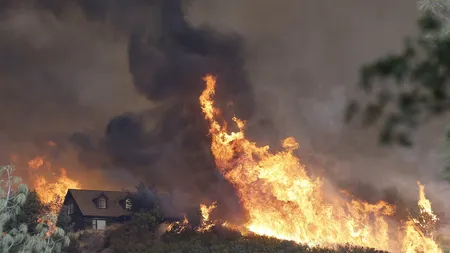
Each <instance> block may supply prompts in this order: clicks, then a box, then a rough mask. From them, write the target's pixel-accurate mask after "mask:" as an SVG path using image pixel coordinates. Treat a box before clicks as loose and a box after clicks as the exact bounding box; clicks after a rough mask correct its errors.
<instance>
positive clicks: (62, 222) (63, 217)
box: [56, 206, 75, 233]
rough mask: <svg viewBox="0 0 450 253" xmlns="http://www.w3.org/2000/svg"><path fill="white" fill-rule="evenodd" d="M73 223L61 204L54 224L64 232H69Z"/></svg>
mask: <svg viewBox="0 0 450 253" xmlns="http://www.w3.org/2000/svg"><path fill="white" fill-rule="evenodd" d="M74 225H75V223H73V222H72V219H71V218H70V215H69V213H68V210H67V207H66V206H62V207H61V210H60V211H59V215H58V219H57V221H56V226H58V227H60V228H62V229H63V230H64V232H66V233H69V232H72V231H73V227H74Z"/></svg>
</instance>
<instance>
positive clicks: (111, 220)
mask: <svg viewBox="0 0 450 253" xmlns="http://www.w3.org/2000/svg"><path fill="white" fill-rule="evenodd" d="M93 219H102V220H106V226H110V225H112V224H118V223H122V222H123V220H122V219H120V218H116V217H96V216H84V217H83V228H84V229H90V228H92V220H93Z"/></svg>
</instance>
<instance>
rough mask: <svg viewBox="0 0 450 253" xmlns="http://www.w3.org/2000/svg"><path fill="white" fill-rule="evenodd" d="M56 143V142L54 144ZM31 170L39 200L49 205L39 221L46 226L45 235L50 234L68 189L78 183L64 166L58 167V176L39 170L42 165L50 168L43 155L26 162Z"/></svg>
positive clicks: (53, 230)
mask: <svg viewBox="0 0 450 253" xmlns="http://www.w3.org/2000/svg"><path fill="white" fill-rule="evenodd" d="M55 145H56V144H55ZM28 167H29V169H30V170H31V172H32V173H31V177H32V179H34V180H35V181H34V182H33V187H34V190H35V191H36V194H37V196H38V198H39V200H40V201H41V202H42V203H43V204H44V205H46V206H48V207H49V209H50V213H46V214H42V215H43V216H42V217H41V218H40V219H39V222H41V223H43V224H45V225H46V226H47V229H48V231H47V232H46V236H47V237H48V236H51V235H52V234H53V233H54V232H55V230H56V220H57V217H58V214H59V211H60V210H61V207H62V205H63V202H64V197H65V196H66V193H67V190H68V189H78V188H80V187H81V186H80V184H79V183H78V181H75V180H73V179H70V178H69V177H68V175H67V170H66V169H65V168H60V169H59V172H60V174H59V176H57V175H55V174H53V175H52V177H48V176H46V175H45V174H44V173H39V172H41V171H40V169H41V168H42V167H46V169H48V170H51V163H50V162H49V161H48V160H46V159H45V157H44V156H37V157H35V158H34V159H32V160H30V161H29V162H28Z"/></svg>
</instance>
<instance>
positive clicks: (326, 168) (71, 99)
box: [0, 0, 446, 205]
mask: <svg viewBox="0 0 450 253" xmlns="http://www.w3.org/2000/svg"><path fill="white" fill-rule="evenodd" d="M0 9H1V10H2V11H1V17H0V18H1V20H0V36H1V38H2V39H1V40H0V82H1V84H0V96H1V99H0V111H1V113H2V115H3V117H4V119H5V120H2V123H0V141H1V143H2V145H1V146H0V151H1V152H0V153H2V154H5V155H6V154H8V153H9V152H14V150H21V152H23V153H25V154H24V155H30V156H31V154H34V153H39V152H41V151H42V150H43V147H44V146H45V145H44V144H43V143H45V142H46V141H47V140H48V139H52V140H55V141H56V142H57V143H58V144H59V146H58V150H57V151H55V154H54V156H56V157H59V158H61V157H66V156H67V159H62V160H63V161H61V163H62V164H64V161H66V162H67V161H69V164H68V165H64V166H66V167H68V169H69V173H70V172H71V171H70V167H72V168H76V169H75V170H74V171H73V173H77V172H78V173H80V174H82V173H84V172H90V173H93V172H94V171H95V173H97V175H98V177H96V179H95V180H94V179H93V180H92V181H93V182H95V181H98V178H103V180H105V185H108V184H109V185H111V183H108V182H114V183H112V184H113V185H117V186H120V187H121V186H124V185H126V184H128V185H130V184H133V183H134V182H135V181H136V179H138V180H144V181H147V182H151V183H155V184H157V185H159V187H161V188H162V189H165V190H167V191H173V194H174V195H176V196H178V197H177V199H178V200H179V201H180V203H181V200H184V203H183V205H189V203H198V201H201V200H203V198H206V199H213V198H219V197H217V196H218V195H228V193H229V192H230V189H229V186H228V185H227V184H223V183H219V182H223V180H222V179H221V178H220V176H219V175H217V173H216V172H215V169H214V162H213V160H212V157H211V154H210V152H209V139H208V136H206V134H207V132H206V126H205V122H204V119H203V116H202V115H201V112H200V109H199V105H198V96H199V94H200V93H201V90H202V89H203V87H204V86H203V85H204V84H203V82H202V80H201V78H202V76H203V75H204V74H206V73H213V74H216V75H218V77H219V84H218V91H217V96H218V99H219V104H220V106H221V107H222V108H223V109H224V110H225V112H226V115H227V116H229V115H232V114H233V113H236V115H237V116H238V117H241V118H243V119H248V120H249V122H248V132H249V136H250V137H251V138H252V139H254V140H257V141H259V142H260V143H261V144H266V143H268V144H271V145H273V146H274V147H275V148H276V146H277V145H278V143H279V140H280V139H282V138H284V137H286V136H291V135H292V136H295V137H296V138H297V139H298V140H299V142H300V145H301V148H300V150H299V155H300V156H301V158H302V161H303V162H304V163H305V164H306V165H307V166H308V168H309V169H310V170H311V171H313V172H314V173H316V174H322V173H324V174H325V175H327V176H328V178H331V179H332V181H334V182H335V183H336V184H338V185H343V186H345V187H349V188H351V189H354V190H353V192H354V193H355V194H357V195H358V196H360V197H364V198H365V199H368V200H373V199H378V198H386V199H389V198H392V199H397V198H400V196H401V197H405V198H408V199H414V198H416V194H417V188H416V182H415V181H416V180H418V179H420V180H421V181H422V182H423V183H425V184H426V186H427V188H426V189H429V191H430V192H432V193H433V194H432V195H433V196H432V197H434V198H436V199H439V198H440V197H441V196H446V195H444V194H441V193H442V192H441V191H439V189H440V188H441V186H442V184H441V183H439V182H438V181H437V180H436V175H437V173H438V171H439V170H440V168H442V161H441V160H440V157H439V150H440V148H441V144H440V143H439V140H441V139H442V136H443V125H444V124H445V121H444V120H442V122H438V121H436V122H435V123H433V124H430V125H427V126H424V127H423V128H422V130H421V132H420V133H419V134H418V136H417V139H418V140H417V141H416V147H415V148H413V149H411V150H403V149H397V148H394V149H392V148H391V149H386V148H382V147H379V146H378V143H377V139H376V138H377V129H360V128H359V127H358V126H354V125H352V126H346V125H344V123H343V117H342V113H343V109H344V107H345V103H346V102H347V100H348V99H349V98H350V97H351V96H354V95H355V94H357V92H356V83H357V74H358V68H359V66H360V65H361V64H363V63H366V62H367V61H370V60H372V59H373V58H375V57H377V56H379V55H382V54H383V53H385V52H389V51H396V50H398V49H399V48H400V47H401V44H402V42H403V39H404V37H405V36H407V35H412V34H414V33H415V27H416V26H415V21H416V18H417V13H416V5H415V2H414V1H406V0H401V1H396V2H392V1H387V0H380V1H370V2H369V1H364V2H362V1H357V0H346V1H339V3H338V2H336V1H328V0H320V1H318V0H305V1H294V0H292V1H291V0H286V1H281V2H280V1H278V2H275V1H266V0H264V1H258V3H257V4H256V3H255V1H250V0H242V1H221V0H208V1H201V0H191V1H181V2H180V1H175V0H170V1H168V0H166V1H162V0H130V1H118V0H109V1H89V0H72V1H70V0H64V1H44V0H39V1H38V0H36V1H28V2H27V1H22V2H21V4H18V3H17V2H16V1H2V3H1V6H0ZM250 83H251V85H250ZM229 102H233V105H232V106H230V103H229ZM11 150H13V151H11ZM66 164H67V163H66ZM125 176H128V177H135V180H130V181H126V182H124V181H123V178H124V177H125ZM87 184H88V183H87ZM217 185H220V187H219V186H217ZM221 187H224V189H225V190H223V192H226V193H225V194H221V191H222V190H221ZM231 192H232V191H231ZM386 192H387V193H386ZM438 192H439V193H438ZM444 193H445V191H444ZM231 195H232V194H231ZM392 196H395V197H392ZM219 199H220V198H219ZM223 201H225V200H223Z"/></svg>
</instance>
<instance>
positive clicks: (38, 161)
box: [28, 156, 45, 170]
mask: <svg viewBox="0 0 450 253" xmlns="http://www.w3.org/2000/svg"><path fill="white" fill-rule="evenodd" d="M44 158H45V157H44V156H36V157H35V158H34V159H32V160H30V161H29V162H28V167H29V168H30V169H34V170H37V169H39V168H40V167H42V166H43V165H44Z"/></svg>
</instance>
